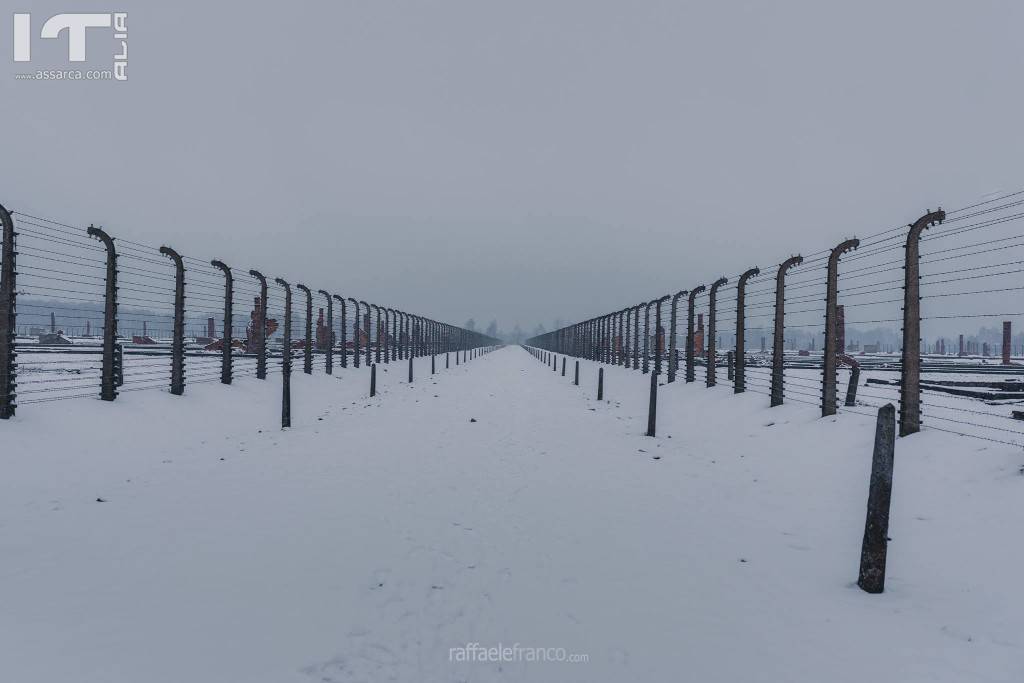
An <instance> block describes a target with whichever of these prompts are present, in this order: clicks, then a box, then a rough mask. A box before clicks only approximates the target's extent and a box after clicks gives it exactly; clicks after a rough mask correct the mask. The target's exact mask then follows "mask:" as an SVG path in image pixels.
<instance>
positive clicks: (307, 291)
mask: <svg viewBox="0 0 1024 683" xmlns="http://www.w3.org/2000/svg"><path fill="white" fill-rule="evenodd" d="M295 289H301V290H302V291H303V292H305V293H306V294H307V295H309V296H312V294H313V293H312V292H310V291H309V287H307V286H306V285H302V284H297V285H295Z"/></svg>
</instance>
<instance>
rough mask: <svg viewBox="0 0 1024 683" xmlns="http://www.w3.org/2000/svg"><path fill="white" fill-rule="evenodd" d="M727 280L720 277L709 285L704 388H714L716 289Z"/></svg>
mask: <svg viewBox="0 0 1024 683" xmlns="http://www.w3.org/2000/svg"><path fill="white" fill-rule="evenodd" d="M728 281H729V280H728V279H727V278H724V277H720V278H718V279H717V280H715V281H714V282H712V283H711V290H710V291H709V292H708V298H709V303H708V355H707V361H708V364H707V366H705V367H706V368H707V372H705V373H704V379H705V384H706V386H709V387H713V386H715V379H716V377H715V370H716V367H715V363H716V361H717V358H716V354H717V349H716V348H715V341H716V340H715V333H716V332H715V330H716V327H717V326H716V325H715V305H716V304H717V298H718V288H719V287H721V286H722V285H724V284H725V283H727V282H728Z"/></svg>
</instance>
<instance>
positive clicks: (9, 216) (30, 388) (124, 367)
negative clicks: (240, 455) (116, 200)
mask: <svg viewBox="0 0 1024 683" xmlns="http://www.w3.org/2000/svg"><path fill="white" fill-rule="evenodd" d="M0 222H2V224H3V244H2V250H0V418H3V419H6V418H10V417H12V416H14V414H15V411H16V408H17V407H18V406H29V405H33V404H40V403H48V402H52V401H60V400H68V399H86V398H101V399H103V400H107V401H112V400H115V399H116V398H117V397H118V395H120V394H124V393H128V392H134V391H148V390H168V391H170V392H171V393H174V394H184V393H185V388H186V387H187V386H189V385H192V384H197V383H210V382H220V383H223V384H231V383H232V381H234V380H237V379H240V378H248V377H254V378H258V379H266V378H268V377H269V376H272V375H281V376H283V380H282V381H283V382H284V383H285V386H286V387H287V382H288V380H287V377H288V376H289V374H290V371H291V370H292V368H293V367H294V368H295V369H297V370H298V371H300V372H306V373H309V374H312V373H314V372H316V373H321V372H325V373H333V372H334V369H335V368H336V367H341V368H348V367H353V368H356V367H360V365H363V366H366V367H369V366H370V365H372V364H376V363H382V362H383V363H390V362H392V361H396V360H398V359H406V358H408V359H411V358H414V357H420V356H426V355H432V354H438V353H450V352H457V351H463V352H465V351H467V350H475V349H491V348H493V347H494V346H497V345H498V344H499V342H498V340H496V339H493V338H491V337H488V336H486V335H483V334H481V333H478V332H475V331H470V330H466V329H462V328H459V327H456V326H453V325H449V324H446V323H441V322H438V321H435V320H431V319H429V318H426V317H424V316H420V315H416V314H413V313H407V312H404V311H399V310H398V309H395V308H393V307H383V306H379V305H377V304H372V303H367V302H365V301H363V300H361V299H356V298H353V297H350V296H349V295H348V293H341V292H335V293H331V292H332V291H333V290H325V289H318V288H317V287H313V286H309V287H308V288H307V287H306V285H305V284H304V283H302V282H288V283H287V286H285V284H283V283H284V282H285V281H283V280H281V279H280V278H277V277H276V276H272V275H270V274H269V273H267V274H264V273H262V272H260V271H259V270H255V269H250V268H248V267H239V266H237V265H234V264H231V265H229V264H227V263H224V262H221V261H219V260H216V259H213V260H210V259H203V258H197V257H195V256H190V255H180V254H178V253H177V252H176V251H175V250H174V249H173V248H171V247H169V246H167V245H163V246H159V247H158V246H155V245H149V244H143V243H139V242H134V241H131V240H127V239H122V238H117V237H115V236H110V235H107V233H106V232H104V231H103V230H102V229H101V228H97V227H95V226H88V227H83V226H76V225H72V224H69V223H67V222H61V221H57V220H54V219H51V218H44V217H41V216H37V215H32V214H28V213H23V212H20V211H12V212H9V211H8V210H7V209H6V208H4V207H3V206H0ZM289 289H290V290H291V299H292V300H291V305H290V307H289V306H287V305H286V298H287V297H286V290H289ZM353 301H357V302H359V303H353ZM357 306H358V310H357ZM289 308H290V310H289ZM324 309H326V315H325V311H324ZM286 322H287V323H290V324H286ZM285 328H289V331H290V332H291V341H290V343H286V342H285V340H284V337H285V334H284V332H285ZM360 361H361V362H360ZM288 395H289V394H288V390H287V389H286V390H285V392H284V397H285V398H284V402H285V404H287V403H288ZM283 413H284V414H283V420H282V424H283V425H284V426H287V425H288V424H289V423H290V417H289V409H288V408H287V407H285V409H284V410H283Z"/></svg>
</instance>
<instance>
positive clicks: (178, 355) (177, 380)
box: [160, 247, 185, 396]
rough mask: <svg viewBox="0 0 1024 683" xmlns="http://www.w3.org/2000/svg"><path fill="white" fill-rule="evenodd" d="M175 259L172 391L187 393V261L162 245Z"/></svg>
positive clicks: (162, 248)
mask: <svg viewBox="0 0 1024 683" xmlns="http://www.w3.org/2000/svg"><path fill="white" fill-rule="evenodd" d="M160 253H161V254H163V255H164V256H166V257H168V258H170V259H171V260H172V261H174V330H173V333H172V336H171V393H172V394H174V395H175V396H181V395H182V394H184V393H185V263H184V262H183V261H182V260H181V256H180V255H179V254H178V252H176V251H174V250H173V249H171V248H170V247H160Z"/></svg>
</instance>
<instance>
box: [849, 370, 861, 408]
mask: <svg viewBox="0 0 1024 683" xmlns="http://www.w3.org/2000/svg"><path fill="white" fill-rule="evenodd" d="M858 383H860V367H859V366H857V365H855V366H853V367H852V368H850V384H849V386H847V387H846V407H847V408H852V407H854V406H856V405H857V384H858Z"/></svg>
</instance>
